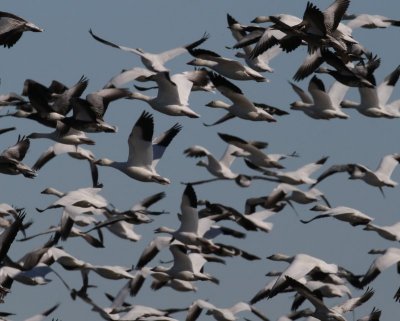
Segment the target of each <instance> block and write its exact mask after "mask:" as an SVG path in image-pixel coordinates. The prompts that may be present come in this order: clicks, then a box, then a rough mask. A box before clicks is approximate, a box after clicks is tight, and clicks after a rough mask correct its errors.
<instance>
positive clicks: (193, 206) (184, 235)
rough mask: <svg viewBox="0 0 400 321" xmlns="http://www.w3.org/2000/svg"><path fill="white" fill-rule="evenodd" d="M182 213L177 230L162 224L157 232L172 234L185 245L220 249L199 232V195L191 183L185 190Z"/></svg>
mask: <svg viewBox="0 0 400 321" xmlns="http://www.w3.org/2000/svg"><path fill="white" fill-rule="evenodd" d="M181 213H182V215H181V224H180V226H179V228H178V229H177V230H174V229H171V228H169V227H166V226H162V227H159V228H157V229H156V230H155V233H168V234H170V235H171V236H172V239H171V241H172V240H177V241H179V242H182V243H183V244H185V245H196V246H200V247H205V248H209V249H211V250H216V249H218V246H216V245H214V244H213V242H212V241H210V240H209V239H207V238H205V237H203V235H202V234H200V233H199V215H198V212H197V196H196V192H195V191H194V189H193V187H192V185H191V184H188V185H187V186H186V188H185V190H184V192H183V195H182V201H181Z"/></svg>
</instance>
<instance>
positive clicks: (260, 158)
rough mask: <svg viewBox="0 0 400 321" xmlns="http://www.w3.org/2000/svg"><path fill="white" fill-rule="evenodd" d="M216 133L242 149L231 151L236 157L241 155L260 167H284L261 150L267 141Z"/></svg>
mask: <svg viewBox="0 0 400 321" xmlns="http://www.w3.org/2000/svg"><path fill="white" fill-rule="evenodd" d="M218 135H219V137H220V138H221V139H222V140H223V141H224V142H226V143H227V144H231V145H234V146H236V147H238V148H240V149H241V150H242V151H235V152H233V153H234V155H235V156H236V157H237V156H243V157H245V158H246V160H247V161H249V162H251V163H252V164H254V165H256V166H260V167H275V168H284V167H283V166H282V165H281V164H279V163H278V162H277V161H276V160H275V159H274V158H273V157H272V158H271V157H270V156H269V155H268V154H265V153H264V152H263V151H262V150H261V149H262V148H265V147H267V146H268V143H265V142H252V141H251V142H250V141H245V140H244V139H241V138H239V137H237V136H233V135H229V134H223V133H218ZM283 158H284V157H283Z"/></svg>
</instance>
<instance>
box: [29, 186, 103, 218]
mask: <svg viewBox="0 0 400 321" xmlns="http://www.w3.org/2000/svg"><path fill="white" fill-rule="evenodd" d="M100 191H101V188H98V187H96V188H94V187H84V188H78V189H76V190H72V191H69V192H67V193H63V192H61V191H59V190H57V189H55V188H52V187H48V188H46V189H44V190H43V191H42V192H41V194H47V195H55V196H57V197H58V198H59V199H58V200H56V201H55V202H53V203H52V204H51V205H49V206H47V207H46V208H45V209H43V210H41V209H38V208H37V209H36V210H37V211H38V212H40V213H41V212H44V211H46V210H48V209H52V208H59V207H67V206H74V207H81V208H86V209H88V210H89V209H90V210H92V209H93V208H98V209H99V208H104V207H106V206H107V205H108V201H107V200H106V199H105V198H104V197H103V196H101V195H98V193H99V192H100ZM71 210H72V212H74V211H73V208H71Z"/></svg>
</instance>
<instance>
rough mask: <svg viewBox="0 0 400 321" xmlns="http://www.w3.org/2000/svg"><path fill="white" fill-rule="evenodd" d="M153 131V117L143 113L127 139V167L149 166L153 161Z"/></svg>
mask: <svg viewBox="0 0 400 321" xmlns="http://www.w3.org/2000/svg"><path fill="white" fill-rule="evenodd" d="M153 130H154V120H153V115H151V114H150V113H148V112H146V111H143V113H142V114H141V116H140V117H139V119H138V120H137V121H136V123H135V125H134V126H133V128H132V131H131V134H130V135H129V138H128V145H129V156H128V161H127V163H128V164H129V166H151V163H152V161H153V149H152V143H151V141H152V138H153Z"/></svg>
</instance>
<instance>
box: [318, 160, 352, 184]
mask: <svg viewBox="0 0 400 321" xmlns="http://www.w3.org/2000/svg"><path fill="white" fill-rule="evenodd" d="M351 166H357V165H356V164H343V165H333V166H331V167H329V168H328V169H327V170H326V171H325V172H323V173H322V174H321V175H320V176H319V177H318V178H317V181H316V182H315V183H314V184H313V185H312V186H311V188H312V187H314V186H315V185H317V184H318V183H319V182H321V181H322V180H324V179H325V178H327V177H329V176H331V175H333V174H336V173H341V172H349V171H350V168H351Z"/></svg>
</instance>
